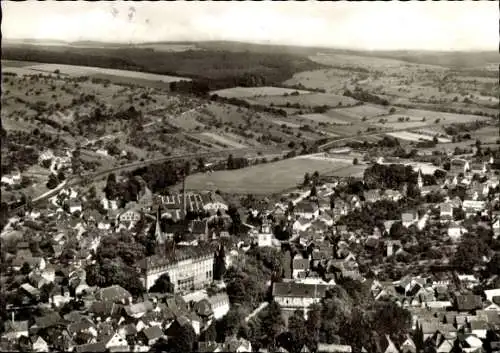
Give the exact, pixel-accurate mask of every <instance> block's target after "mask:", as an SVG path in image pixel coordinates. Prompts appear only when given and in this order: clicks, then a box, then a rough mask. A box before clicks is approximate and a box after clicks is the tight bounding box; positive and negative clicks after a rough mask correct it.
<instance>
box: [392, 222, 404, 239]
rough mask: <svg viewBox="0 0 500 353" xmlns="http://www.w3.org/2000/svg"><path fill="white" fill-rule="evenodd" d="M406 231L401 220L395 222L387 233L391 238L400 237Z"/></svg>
mask: <svg viewBox="0 0 500 353" xmlns="http://www.w3.org/2000/svg"><path fill="white" fill-rule="evenodd" d="M405 233H406V229H405V227H404V226H403V224H402V223H401V222H395V223H393V225H392V226H391V229H390V231H389V234H390V236H391V238H392V239H401V238H402V237H403V236H404V235H405Z"/></svg>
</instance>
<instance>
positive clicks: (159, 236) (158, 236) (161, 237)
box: [155, 206, 167, 248]
mask: <svg viewBox="0 0 500 353" xmlns="http://www.w3.org/2000/svg"><path fill="white" fill-rule="evenodd" d="M155 240H156V244H157V245H160V248H163V246H164V245H165V242H166V241H167V236H166V234H165V233H163V232H162V230H161V206H158V209H157V211H156V226H155Z"/></svg>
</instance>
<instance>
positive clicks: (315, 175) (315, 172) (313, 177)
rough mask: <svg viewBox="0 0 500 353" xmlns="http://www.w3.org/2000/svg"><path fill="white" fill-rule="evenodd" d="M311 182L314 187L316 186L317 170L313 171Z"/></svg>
mask: <svg viewBox="0 0 500 353" xmlns="http://www.w3.org/2000/svg"><path fill="white" fill-rule="evenodd" d="M312 181H313V183H314V185H317V184H318V182H319V172H318V171H317V170H316V171H314V173H313V175H312Z"/></svg>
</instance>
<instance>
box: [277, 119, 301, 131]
mask: <svg viewBox="0 0 500 353" xmlns="http://www.w3.org/2000/svg"><path fill="white" fill-rule="evenodd" d="M272 122H273V123H274V124H276V125H280V126H281V125H285V126H289V127H291V128H294V129H298V128H299V127H300V124H295V123H292V122H289V121H284V120H279V119H273V120H272Z"/></svg>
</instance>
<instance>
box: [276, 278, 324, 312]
mask: <svg viewBox="0 0 500 353" xmlns="http://www.w3.org/2000/svg"><path fill="white" fill-rule="evenodd" d="M331 287H333V285H330V284H308V283H295V282H275V283H273V290H272V295H273V298H274V300H275V301H276V302H277V303H278V304H280V306H281V307H282V308H283V309H285V310H295V309H303V308H308V307H309V306H310V305H312V304H314V303H319V302H320V301H321V299H322V298H323V297H324V296H325V294H326V291H327V290H328V289H329V288H331Z"/></svg>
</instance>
